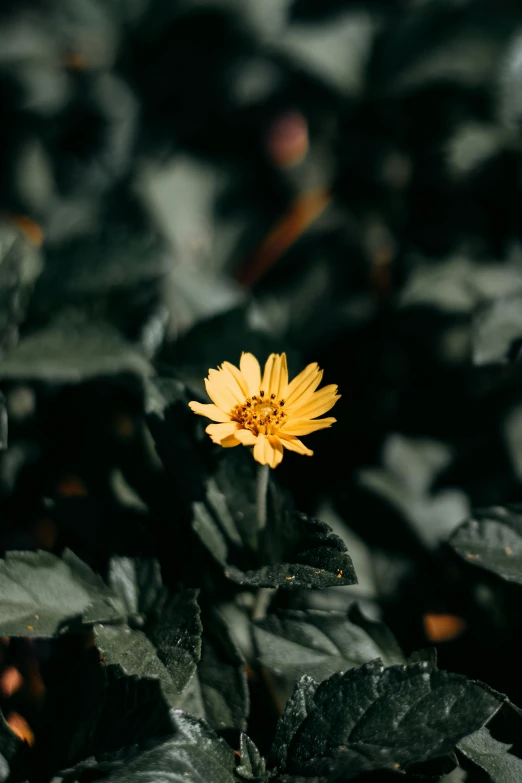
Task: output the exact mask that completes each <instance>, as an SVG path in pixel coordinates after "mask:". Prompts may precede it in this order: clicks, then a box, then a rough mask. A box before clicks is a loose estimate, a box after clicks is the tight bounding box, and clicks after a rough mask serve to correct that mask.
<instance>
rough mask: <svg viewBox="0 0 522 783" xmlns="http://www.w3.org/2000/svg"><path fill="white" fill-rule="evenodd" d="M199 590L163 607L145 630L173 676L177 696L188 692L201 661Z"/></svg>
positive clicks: (175, 598)
mask: <svg viewBox="0 0 522 783" xmlns="http://www.w3.org/2000/svg"><path fill="white" fill-rule="evenodd" d="M197 594H198V593H197V590H184V591H183V592H181V593H178V594H177V595H176V596H172V597H171V598H169V600H168V601H167V602H166V603H165V604H164V605H163V607H162V609H161V613H160V615H159V616H157V617H156V618H155V619H154V621H153V622H152V623H151V624H150V626H148V627H147V628H146V633H147V636H148V637H149V639H150V640H151V642H152V643H153V645H154V646H155V647H156V649H157V651H158V657H159V659H160V661H162V662H163V663H164V665H165V667H166V669H167V671H168V672H169V674H170V677H171V679H172V682H173V683H174V687H175V689H176V691H177V693H181V691H182V690H183V689H184V688H185V686H186V685H187V683H188V682H189V681H190V679H191V678H192V676H193V675H194V673H195V671H196V665H197V663H198V661H199V659H200V657H201V620H200V616H199V606H198V602H197Z"/></svg>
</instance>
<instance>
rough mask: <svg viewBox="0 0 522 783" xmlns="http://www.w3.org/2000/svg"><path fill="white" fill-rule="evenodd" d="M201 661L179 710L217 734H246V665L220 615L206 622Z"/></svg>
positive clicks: (181, 699) (247, 698) (247, 706)
mask: <svg viewBox="0 0 522 783" xmlns="http://www.w3.org/2000/svg"><path fill="white" fill-rule="evenodd" d="M203 628H204V631H203V637H202V652H201V661H200V662H199V663H198V666H197V673H196V676H195V677H193V678H192V680H191V681H190V683H189V684H188V686H187V688H186V689H185V691H184V692H183V694H182V695H181V697H180V699H178V700H177V702H176V706H179V707H180V709H183V710H184V711H185V712H189V713H190V714H192V715H195V716H196V717H198V718H203V719H204V720H205V721H206V722H207V723H208V724H209V725H210V726H211V727H212V728H213V729H215V730H216V731H223V730H225V729H234V730H237V729H240V730H241V731H245V730H246V726H247V719H248V713H249V709H250V698H249V691H248V683H247V676H246V671H245V662H244V660H243V657H242V655H241V653H240V652H239V650H238V648H237V646H236V645H235V643H234V641H233V640H232V638H231V636H230V634H229V632H228V628H227V626H226V624H225V623H224V622H223V620H222V619H221V617H220V615H219V614H218V613H217V612H215V611H211V612H209V614H208V615H207V616H206V617H205V618H204V620H203Z"/></svg>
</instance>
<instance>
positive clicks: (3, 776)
mask: <svg viewBox="0 0 522 783" xmlns="http://www.w3.org/2000/svg"><path fill="white" fill-rule="evenodd" d="M22 747H24V743H23V742H22V740H21V739H19V738H18V737H17V736H16V734H15V733H14V732H12V731H11V729H10V728H9V726H8V725H7V723H6V721H5V718H4V715H3V713H2V711H1V710H0V783H4V781H6V780H8V778H9V774H10V771H11V762H12V761H13V760H14V758H15V757H16V754H17V753H18V752H19V751H20V749H21V748H22Z"/></svg>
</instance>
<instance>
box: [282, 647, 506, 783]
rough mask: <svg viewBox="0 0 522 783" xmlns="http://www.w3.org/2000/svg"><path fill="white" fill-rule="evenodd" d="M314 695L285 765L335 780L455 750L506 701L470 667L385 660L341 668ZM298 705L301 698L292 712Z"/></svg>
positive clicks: (300, 772) (306, 683)
mask: <svg viewBox="0 0 522 783" xmlns="http://www.w3.org/2000/svg"><path fill="white" fill-rule="evenodd" d="M303 685H304V686H305V687H306V688H307V689H309V687H310V686H309V679H306V680H305V681H304V683H302V682H299V683H298V684H297V686H296V691H297V692H299V691H300V690H301V689H302V688H303ZM294 696H295V694H294ZM312 698H313V703H311V704H310V703H308V704H307V708H306V713H307V714H306V717H304V720H301V721H300V722H299V724H298V728H297V727H296V730H294V731H293V732H292V735H291V738H289V741H288V750H287V753H286V759H285V769H284V771H286V772H287V773H289V774H296V775H304V776H313V775H317V776H325V777H326V778H327V779H328V780H332V781H333V780H338V779H339V780H340V779H343V780H344V779H346V780H351V779H352V778H354V777H356V776H357V775H359V774H362V773H363V772H371V771H377V770H385V769H390V770H394V769H395V770H397V769H399V768H401V769H403V768H404V767H408V766H409V765H411V764H415V763H418V762H425V761H428V760H430V759H436V758H439V757H441V756H444V755H446V754H448V753H451V752H452V751H453V750H454V747H455V745H456V743H457V742H459V741H460V740H461V739H462V738H463V737H465V736H467V735H468V734H470V733H471V732H472V731H477V730H478V729H479V728H480V727H482V726H483V725H484V724H485V723H486V722H487V721H488V720H489V719H490V718H491V717H492V716H493V715H494V714H495V713H496V712H497V710H498V709H500V707H501V706H502V702H503V697H502V696H501V695H500V694H495V693H494V692H493V691H490V690H489V689H488V688H487V687H486V686H484V685H482V684H480V683H477V682H473V681H471V680H467V679H466V678H465V677H463V676H462V675H458V674H450V673H448V672H442V671H437V670H430V669H429V667H428V666H427V665H426V664H425V663H415V664H409V665H406V666H391V667H389V668H387V669H385V668H384V666H383V665H382V663H381V662H380V661H373V662H372V663H369V664H366V665H364V666H361V667H359V668H356V669H350V670H349V671H348V672H346V673H344V674H334V675H333V676H332V677H330V678H329V679H328V680H325V681H324V682H323V683H321V684H320V685H319V686H317V690H316V691H315V694H314V695H313V697H312ZM294 709H295V700H294V702H293V703H292V704H290V705H288V706H287V710H286V711H285V715H286V713H287V712H288V711H292V710H294ZM285 715H283V717H282V719H281V720H282V721H283V722H285V721H286V720H288V718H287V717H285ZM276 739H277V738H276Z"/></svg>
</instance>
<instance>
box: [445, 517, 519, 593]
mask: <svg viewBox="0 0 522 783" xmlns="http://www.w3.org/2000/svg"><path fill="white" fill-rule="evenodd" d="M521 511H522V507H521V506H518V505H510V506H505V507H504V508H502V507H500V506H495V507H493V508H487V509H481V510H479V511H476V512H475V516H474V518H473V519H471V520H469V521H468V522H465V523H464V524H463V525H462V526H461V527H459V528H458V530H457V531H456V532H455V533H454V535H453V536H452V537H451V539H450V541H449V544H450V546H451V547H452V548H453V549H454V550H455V552H456V553H457V554H458V555H460V556H461V557H462V558H463V559H464V560H466V562H468V563H471V564H472V565H476V566H479V567H480V568H485V569H486V570H487V571H492V572H493V573H494V574H497V575H498V576H500V577H502V579H506V580H507V581H508V582H515V583H516V584H522V513H521Z"/></svg>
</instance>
